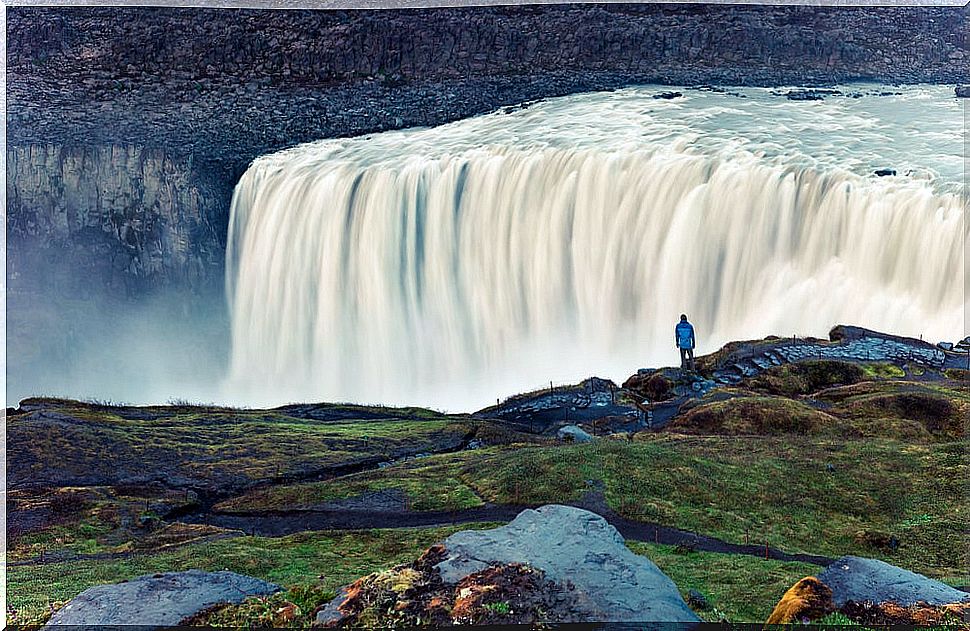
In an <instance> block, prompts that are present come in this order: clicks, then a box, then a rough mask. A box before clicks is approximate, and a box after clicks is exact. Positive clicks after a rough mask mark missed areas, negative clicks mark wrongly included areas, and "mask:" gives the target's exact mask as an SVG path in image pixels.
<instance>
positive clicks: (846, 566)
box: [817, 556, 970, 607]
mask: <svg viewBox="0 0 970 631" xmlns="http://www.w3.org/2000/svg"><path fill="white" fill-rule="evenodd" d="M817 578H818V579H819V580H820V581H822V582H823V583H825V584H826V585H828V586H829V587H830V588H831V589H832V600H833V601H835V604H836V606H838V607H841V606H842V605H844V604H845V603H846V601H849V600H853V601H856V602H863V601H870V602H873V603H877V604H878V603H883V602H894V603H896V604H899V605H903V606H905V607H908V606H910V605H913V604H915V603H917V602H920V601H923V602H926V603H929V604H931V605H945V604H949V603H957V602H963V601H967V600H970V594H968V593H966V592H963V591H960V590H959V589H956V588H955V587H950V586H949V585H947V584H946V583H941V582H940V581H936V580H933V579H931V578H927V577H925V576H923V575H922V574H916V573H915V572H910V571H909V570H904V569H902V568H900V567H896V566H895V565H890V564H889V563H885V562H883V561H879V560H877V559H866V558H863V557H854V556H845V557H842V558H841V559H839V560H837V561H836V562H835V563H833V564H832V565H830V566H828V567H827V568H825V569H824V570H823V571H822V572H821V573H820V574H819V575H818V577H817Z"/></svg>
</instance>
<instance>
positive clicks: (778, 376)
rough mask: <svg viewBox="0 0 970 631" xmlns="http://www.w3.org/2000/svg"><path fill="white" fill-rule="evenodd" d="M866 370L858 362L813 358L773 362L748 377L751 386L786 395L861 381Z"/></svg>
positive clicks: (753, 388) (747, 384)
mask: <svg viewBox="0 0 970 631" xmlns="http://www.w3.org/2000/svg"><path fill="white" fill-rule="evenodd" d="M867 376H868V375H867V372H866V370H865V369H864V368H863V367H862V366H860V365H859V364H855V363H852V362H846V361H838V360H831V359H812V360H808V361H803V362H798V363H796V364H784V365H782V366H773V367H772V368H769V369H768V370H766V371H764V372H763V373H761V374H760V375H757V376H755V377H752V378H750V379H747V380H746V381H745V385H746V386H747V387H749V388H751V389H752V390H756V391H759V392H765V393H768V394H777V395H781V396H785V397H792V396H800V395H806V394H811V393H813V392H818V391H819V390H822V389H824V388H830V387H832V386H843V385H850V384H854V383H858V382H860V381H864V380H865V379H866V378H867Z"/></svg>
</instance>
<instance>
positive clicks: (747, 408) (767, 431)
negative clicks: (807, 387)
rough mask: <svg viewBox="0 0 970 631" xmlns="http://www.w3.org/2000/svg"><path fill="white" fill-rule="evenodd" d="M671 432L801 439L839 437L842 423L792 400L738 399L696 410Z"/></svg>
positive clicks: (672, 425)
mask: <svg viewBox="0 0 970 631" xmlns="http://www.w3.org/2000/svg"><path fill="white" fill-rule="evenodd" d="M668 429H670V430H671V431H674V432H679V433H685V434H718V435H729V436H775V435H781V434H796V435H802V436H808V435H819V434H838V433H840V432H841V431H842V429H843V428H842V427H841V423H840V422H839V420H838V419H837V418H835V417H833V416H831V415H829V414H826V413H825V412H821V411H819V410H815V409H813V408H811V407H809V406H808V405H805V404H803V403H799V402H798V401H792V400H790V399H782V398H774V397H736V398H733V399H728V400H725V401H714V402H712V403H707V404H704V405H700V406H697V407H695V408H693V409H691V410H690V411H688V412H687V413H686V414H684V415H682V416H679V417H677V418H675V419H674V420H673V421H672V422H671V423H670V425H668Z"/></svg>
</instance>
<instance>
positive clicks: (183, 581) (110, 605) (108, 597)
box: [44, 570, 280, 631]
mask: <svg viewBox="0 0 970 631" xmlns="http://www.w3.org/2000/svg"><path fill="white" fill-rule="evenodd" d="M279 590H280V587H279V585H274V584H272V583H267V582H265V581H261V580H259V579H257V578H252V577H250V576H243V575H241V574H236V573H234V572H203V571H201V570H188V571H186V572H166V573H165V574H147V575H145V576H139V577H138V578H134V579H131V580H130V581H125V582H123V583H116V584H112V585H98V586H96V587H92V588H90V589H87V590H85V591H83V592H81V593H80V594H79V595H78V596H76V597H75V598H74V599H73V600H71V602H69V603H67V604H66V605H64V606H63V607H61V608H60V609H59V610H57V611H56V612H55V613H54V615H53V616H51V619H50V620H49V621H48V623H47V624H46V625H45V626H44V629H51V631H53V629H56V628H60V627H64V626H75V625H78V626H80V625H84V626H86V627H88V628H92V629H94V628H105V627H111V626H119V627H120V626H122V625H142V626H143V628H156V627H170V626H175V625H178V624H180V623H181V622H182V621H183V620H185V619H186V618H188V617H190V616H192V615H194V614H197V613H199V612H200V611H202V610H203V609H206V608H207V607H211V606H213V605H217V604H220V603H233V604H235V603H240V602H242V601H243V600H245V599H246V598H247V597H249V596H268V595H270V594H273V593H275V592H278V591H279Z"/></svg>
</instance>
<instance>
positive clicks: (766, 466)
mask: <svg viewBox="0 0 970 631" xmlns="http://www.w3.org/2000/svg"><path fill="white" fill-rule="evenodd" d="M966 447H967V443H966V442H963V443H952V444H941V445H940V444H938V445H903V444H900V443H894V442H892V441H886V440H871V441H850V442H846V441H841V440H836V439H832V440H828V439H825V440H823V439H809V438H799V437H783V438H747V437H746V438H731V437H675V436H662V435H661V436H656V437H654V438H653V439H650V440H646V441H642V442H641V441H638V442H634V443H632V444H630V443H625V442H620V441H600V442H597V443H593V444H586V445H575V446H562V447H556V448H541V447H537V448H528V449H518V450H494V451H489V452H484V453H481V454H476V453H474V452H470V453H469V454H465V455H464V463H463V464H459V463H458V462H456V463H455V465H454V466H455V468H456V469H457V470H456V472H455V473H454V475H457V476H458V477H459V479H461V480H462V481H463V482H464V483H465V484H467V485H469V486H471V487H472V488H474V489H475V490H476V491H477V493H478V494H479V495H480V496H481V497H482V498H483V499H485V500H486V501H492V502H512V503H535V504H542V503H547V502H562V501H569V500H576V499H579V498H580V496H581V495H582V494H583V493H584V492H585V491H586V490H587V489H588V484H587V480H599V481H602V482H603V484H604V486H605V495H606V499H607V502H608V503H609V505H610V506H611V507H612V508H614V509H615V510H616V511H617V512H619V513H620V514H621V515H623V516H625V517H629V518H632V519H637V520H640V521H649V522H657V523H662V524H665V525H670V526H675V527H678V528H683V529H686V530H692V531H695V532H700V533H702V534H707V535H712V536H715V537H719V538H722V539H724V540H726V541H732V542H737V543H743V542H744V541H745V539H746V538H747V539H748V540H750V541H754V542H759V543H760V542H764V541H767V542H768V543H769V544H770V545H772V546H775V547H778V548H780V549H783V550H786V551H791V552H808V553H814V554H824V555H829V556H839V555H842V554H847V553H855V554H860V555H864V556H874V557H879V558H884V559H885V560H887V561H889V562H891V563H894V564H897V565H901V566H903V567H906V568H907V569H911V570H914V571H918V572H922V573H927V574H929V575H931V576H958V575H961V574H964V573H965V569H964V568H965V567H967V562H968V551H967V547H966V543H965V542H966V538H967V536H968V535H970V529H968V526H967V523H968V520H966V519H965V518H964V516H965V515H967V514H968V511H970V494H968V493H967V482H966V480H968V479H970V478H968V476H967V474H968V473H970V471H968V468H967V465H966V464H965V458H963V456H962V454H964V453H965V450H966ZM828 464H831V465H832V466H833V467H834V471H831V472H830V471H828V469H827V466H826V465H828ZM914 520H915V521H914ZM866 532H876V533H878V532H887V533H891V534H896V535H897V536H898V537H899V538H900V541H901V543H900V547H899V549H898V550H897V551H896V552H895V553H891V552H889V551H887V550H881V549H876V548H873V547H871V546H870V545H869V544H867V543H866V542H865V539H864V538H860V537H861V535H863V534H864V533H866Z"/></svg>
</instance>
